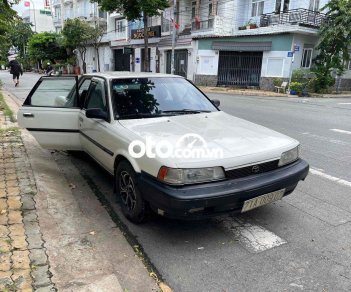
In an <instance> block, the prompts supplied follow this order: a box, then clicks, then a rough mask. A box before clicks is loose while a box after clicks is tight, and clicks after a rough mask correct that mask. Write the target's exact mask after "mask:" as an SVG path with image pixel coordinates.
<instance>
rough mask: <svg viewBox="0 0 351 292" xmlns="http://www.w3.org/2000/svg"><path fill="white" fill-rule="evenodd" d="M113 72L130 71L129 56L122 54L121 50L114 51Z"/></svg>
mask: <svg viewBox="0 0 351 292" xmlns="http://www.w3.org/2000/svg"><path fill="white" fill-rule="evenodd" d="M115 71H130V55H129V54H123V49H118V50H115Z"/></svg>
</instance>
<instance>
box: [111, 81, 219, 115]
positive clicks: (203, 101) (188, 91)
mask: <svg viewBox="0 0 351 292" xmlns="http://www.w3.org/2000/svg"><path fill="white" fill-rule="evenodd" d="M112 104H113V109H114V114H115V117H116V118H118V119H136V118H152V117H159V116H167V115H181V114H197V113H202V112H213V111H218V110H217V109H216V107H215V106H214V105H213V104H212V103H211V102H210V101H209V100H208V99H207V98H206V97H205V96H204V95H203V94H202V93H201V92H200V91H199V90H198V89H197V88H196V87H195V86H194V85H192V84H191V83H190V82H189V81H187V80H185V79H183V78H177V77H174V78H172V77H155V78H125V79H114V80H112Z"/></svg>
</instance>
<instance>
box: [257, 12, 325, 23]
mask: <svg viewBox="0 0 351 292" xmlns="http://www.w3.org/2000/svg"><path fill="white" fill-rule="evenodd" d="M325 19H326V16H325V15H324V14H322V13H320V12H318V11H312V10H308V9H303V8H299V9H292V10H287V11H285V12H280V13H267V14H263V15H261V19H260V26H261V27H265V26H271V25H276V24H296V25H300V26H306V27H312V28H318V27H319V26H320V25H321V24H322V22H323V21H324V20H325Z"/></svg>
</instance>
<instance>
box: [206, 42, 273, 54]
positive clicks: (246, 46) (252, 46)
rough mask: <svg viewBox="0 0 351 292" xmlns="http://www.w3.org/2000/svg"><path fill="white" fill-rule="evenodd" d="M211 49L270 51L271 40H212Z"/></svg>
mask: <svg viewBox="0 0 351 292" xmlns="http://www.w3.org/2000/svg"><path fill="white" fill-rule="evenodd" d="M212 49H213V50H219V51H243V52H262V51H271V50H272V42H213V43H212Z"/></svg>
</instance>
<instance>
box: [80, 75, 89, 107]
mask: <svg viewBox="0 0 351 292" xmlns="http://www.w3.org/2000/svg"><path fill="white" fill-rule="evenodd" d="M90 84H91V78H86V79H84V80H83V82H82V83H81V84H80V86H79V89H78V94H79V104H80V105H84V103H85V100H86V98H87V94H88V90H89V86H90Z"/></svg>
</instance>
